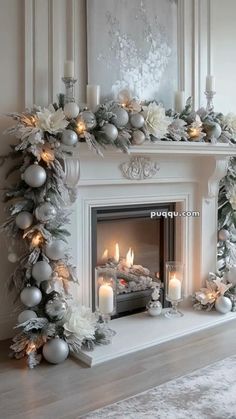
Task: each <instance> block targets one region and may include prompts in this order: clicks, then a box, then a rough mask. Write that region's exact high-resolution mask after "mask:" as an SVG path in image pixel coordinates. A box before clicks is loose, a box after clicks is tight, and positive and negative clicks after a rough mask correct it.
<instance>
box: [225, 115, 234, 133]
mask: <svg viewBox="0 0 236 419" xmlns="http://www.w3.org/2000/svg"><path fill="white" fill-rule="evenodd" d="M223 123H224V124H225V125H227V127H228V128H229V129H230V130H231V131H232V132H233V134H236V115H235V114H234V113H228V114H227V115H225V116H224V118H223Z"/></svg>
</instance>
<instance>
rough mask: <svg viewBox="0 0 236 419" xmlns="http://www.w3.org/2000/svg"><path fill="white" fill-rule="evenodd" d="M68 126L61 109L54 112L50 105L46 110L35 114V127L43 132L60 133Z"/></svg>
mask: <svg viewBox="0 0 236 419" xmlns="http://www.w3.org/2000/svg"><path fill="white" fill-rule="evenodd" d="M68 124H69V122H68V121H67V120H66V116H65V114H64V112H63V110H62V109H61V108H60V109H58V110H57V111H55V109H54V107H53V106H52V105H50V106H49V107H48V108H44V109H43V110H42V111H40V112H37V120H36V126H37V127H38V128H40V129H42V130H43V131H47V132H50V134H55V133H57V132H60V131H62V130H63V129H65V128H66V127H67V125H68Z"/></svg>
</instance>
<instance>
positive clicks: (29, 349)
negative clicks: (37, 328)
mask: <svg viewBox="0 0 236 419" xmlns="http://www.w3.org/2000/svg"><path fill="white" fill-rule="evenodd" d="M35 351H36V345H35V344H34V343H33V342H29V344H28V346H27V350H26V353H27V355H29V354H31V353H32V352H35Z"/></svg>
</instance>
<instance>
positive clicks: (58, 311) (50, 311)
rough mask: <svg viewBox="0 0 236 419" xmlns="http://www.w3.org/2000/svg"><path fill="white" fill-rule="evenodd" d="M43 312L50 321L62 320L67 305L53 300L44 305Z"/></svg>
mask: <svg viewBox="0 0 236 419" xmlns="http://www.w3.org/2000/svg"><path fill="white" fill-rule="evenodd" d="M45 311H46V313H47V315H48V316H49V317H50V319H52V320H62V319H63V317H64V315H65V314H66V311H67V303H66V301H65V300H63V299H60V298H53V299H52V300H49V301H48V302H47V303H46V305H45Z"/></svg>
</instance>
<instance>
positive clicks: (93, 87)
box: [87, 84, 100, 112]
mask: <svg viewBox="0 0 236 419" xmlns="http://www.w3.org/2000/svg"><path fill="white" fill-rule="evenodd" d="M99 103H100V86H99V85H97V84H87V106H88V108H89V109H90V110H91V111H93V112H94V111H95V109H96V107H97V106H98V105H99Z"/></svg>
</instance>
